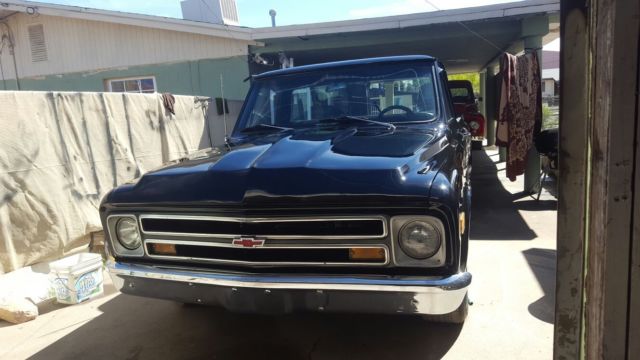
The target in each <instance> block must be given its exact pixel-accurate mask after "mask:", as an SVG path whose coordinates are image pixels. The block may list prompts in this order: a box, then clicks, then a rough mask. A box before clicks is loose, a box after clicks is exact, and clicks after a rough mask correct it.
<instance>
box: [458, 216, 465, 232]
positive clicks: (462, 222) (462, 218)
mask: <svg viewBox="0 0 640 360" xmlns="http://www.w3.org/2000/svg"><path fill="white" fill-rule="evenodd" d="M466 225H467V219H466V217H465V213H464V211H460V216H459V218H458V226H459V227H460V234H464V231H465V230H466V227H467V226H466Z"/></svg>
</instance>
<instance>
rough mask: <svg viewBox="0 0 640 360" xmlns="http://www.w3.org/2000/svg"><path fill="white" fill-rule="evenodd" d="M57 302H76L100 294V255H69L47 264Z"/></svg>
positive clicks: (101, 286) (101, 285) (101, 291)
mask: <svg viewBox="0 0 640 360" xmlns="http://www.w3.org/2000/svg"><path fill="white" fill-rule="evenodd" d="M49 267H50V269H51V275H52V277H53V279H52V281H53V287H54V289H55V292H56V298H57V300H58V302H59V303H63V304H78V303H81V302H83V301H86V300H89V299H92V298H94V297H96V296H99V295H102V293H103V291H104V288H103V281H102V257H101V256H100V254H92V253H83V254H76V255H71V256H68V257H66V258H63V259H60V260H58V261H54V262H52V263H50V264H49Z"/></svg>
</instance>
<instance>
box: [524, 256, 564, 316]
mask: <svg viewBox="0 0 640 360" xmlns="http://www.w3.org/2000/svg"><path fill="white" fill-rule="evenodd" d="M522 253H523V255H524V257H525V259H527V263H528V264H529V266H530V267H531V271H533V273H534V275H535V276H536V280H538V284H540V287H541V288H542V291H543V292H544V295H543V296H542V297H541V298H540V299H538V300H536V301H535V302H533V303H531V304H530V305H529V313H530V314H531V315H533V316H535V317H536V318H538V319H540V320H542V321H544V322H547V323H549V324H553V319H554V308H555V302H556V299H555V298H556V293H555V291H556V251H555V250H551V249H538V248H531V249H528V250H525V251H523V252H522Z"/></svg>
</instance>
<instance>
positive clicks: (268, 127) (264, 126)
mask: <svg viewBox="0 0 640 360" xmlns="http://www.w3.org/2000/svg"><path fill="white" fill-rule="evenodd" d="M262 130H278V131H289V130H293V129H292V128H288V127H284V126H276V125H269V124H257V125H254V126H249V127H248V128H244V129H242V130H240V132H241V133H248V132H254V131H262Z"/></svg>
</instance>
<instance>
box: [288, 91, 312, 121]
mask: <svg viewBox="0 0 640 360" xmlns="http://www.w3.org/2000/svg"><path fill="white" fill-rule="evenodd" d="M311 106H312V102H311V89H309V88H303V89H295V90H293V91H292V92H291V122H292V123H297V122H303V121H309V120H311Z"/></svg>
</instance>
